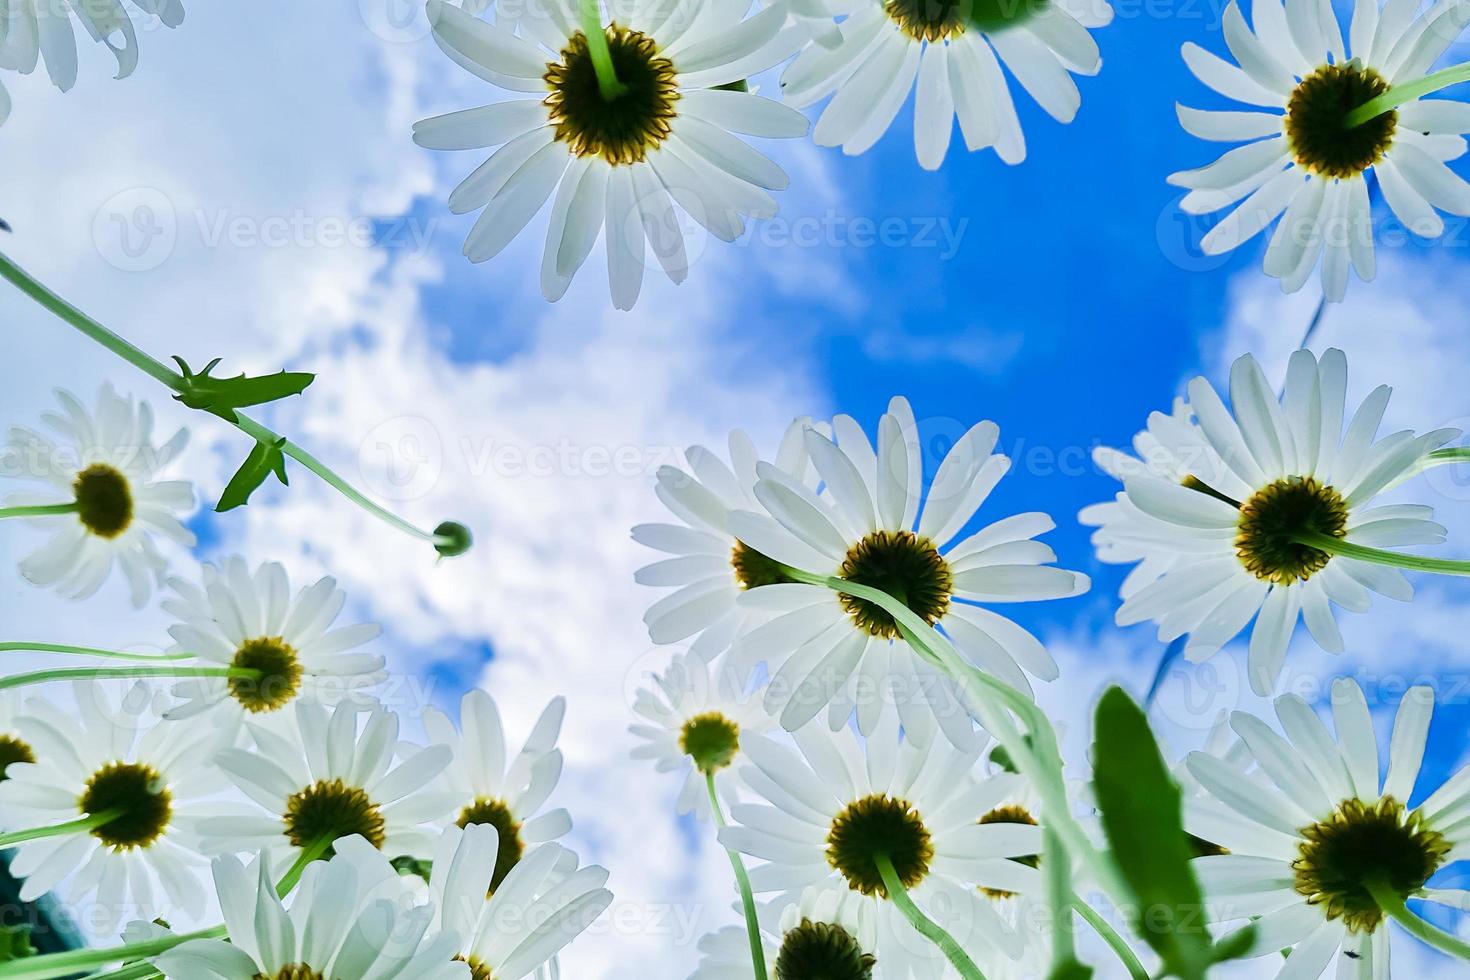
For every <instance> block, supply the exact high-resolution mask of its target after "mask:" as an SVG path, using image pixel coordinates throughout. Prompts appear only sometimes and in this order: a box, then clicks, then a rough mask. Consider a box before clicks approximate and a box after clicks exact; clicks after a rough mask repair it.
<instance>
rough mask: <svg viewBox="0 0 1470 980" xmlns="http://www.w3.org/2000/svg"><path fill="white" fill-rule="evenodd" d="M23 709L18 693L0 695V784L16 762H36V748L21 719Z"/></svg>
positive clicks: (9, 692)
mask: <svg viewBox="0 0 1470 980" xmlns="http://www.w3.org/2000/svg"><path fill="white" fill-rule="evenodd" d="M24 717H25V708H24V707H23V706H22V704H21V699H20V692H18V691H6V692H4V693H0V783H3V782H4V781H5V774H6V773H7V772H8V771H9V769H10V767H11V766H12V765H14V764H15V763H18V762H36V761H37V759H36V747H35V746H34V745H32V744H31V740H30V739H29V738H28V737H27V736H26V733H25V731H24V730H23V729H24V727H25V726H24V725H23V723H22V722H21V719H22V718H24Z"/></svg>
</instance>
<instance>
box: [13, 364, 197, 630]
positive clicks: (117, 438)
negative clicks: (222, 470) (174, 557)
mask: <svg viewBox="0 0 1470 980" xmlns="http://www.w3.org/2000/svg"><path fill="white" fill-rule="evenodd" d="M56 397H57V399H58V400H59V401H60V402H61V407H62V411H61V412H60V413H56V412H48V413H46V414H45V415H44V416H42V420H43V421H44V422H45V423H46V425H47V426H48V427H49V428H51V429H52V430H53V431H55V432H56V433H57V435H58V436H59V437H60V440H59V441H57V440H53V439H52V438H51V437H49V436H46V435H42V434H41V433H39V432H35V431H32V430H30V429H25V428H20V427H16V428H12V429H11V430H10V443H9V445H8V446H7V448H6V453H5V457H4V459H3V466H0V473H3V474H4V475H6V476H10V477H12V478H20V479H27V480H38V481H42V482H44V483H46V484H48V485H49V486H48V487H47V489H45V490H38V491H34V492H28V493H23V494H12V495H10V496H8V497H7V498H6V500H5V504H6V506H7V507H20V508H54V509H55V510H56V511H57V512H56V513H52V514H49V515H46V516H40V517H37V518H35V521H36V523H37V524H38V525H39V526H41V527H43V528H47V529H51V530H53V531H54V534H53V535H52V537H51V540H50V541H49V542H47V544H46V545H45V546H44V547H42V548H41V549H40V550H39V551H37V552H35V553H34V554H32V555H30V556H29V557H28V558H25V559H24V560H22V561H21V563H20V571H21V574H22V575H24V576H25V577H26V579H27V580H29V581H30V582H31V583H33V584H35V585H39V586H43V587H54V588H56V590H57V591H59V592H61V593H62V594H63V595H65V596H68V597H69V598H73V599H85V598H87V597H88V596H90V595H92V594H93V593H94V592H96V591H97V590H98V589H99V588H101V586H102V583H103V582H105V581H106V580H107V577H108V575H109V574H110V573H111V571H112V567H113V565H114V563H115V564H116V565H117V566H118V567H119V568H121V569H122V572H123V575H124V577H125V578H126V579H127V581H128V586H129V588H130V590H131V594H132V600H133V605H135V606H139V607H141V606H142V605H143V604H144V603H145V602H147V601H148V597H149V596H150V595H151V594H152V590H153V584H154V581H155V580H157V581H158V582H160V583H161V582H162V581H163V574H164V569H165V568H166V565H167V563H166V562H165V560H164V557H163V555H162V554H161V553H160V552H159V550H158V547H157V545H156V544H155V543H154V540H153V538H154V536H155V535H156V536H160V537H164V538H168V539H169V540H171V541H173V542H174V543H176V544H179V545H182V546H183V547H185V548H190V547H193V545H194V535H193V534H191V533H190V532H189V531H188V530H187V529H186V528H185V527H184V525H183V524H181V523H180V518H181V517H183V516H184V515H186V514H188V513H189V512H190V511H191V510H192V509H193V507H194V490H193V488H192V487H191V486H190V485H189V484H188V483H187V482H186V481H183V480H162V479H160V477H161V476H162V475H163V474H164V472H165V471H166V470H167V468H168V465H169V464H170V463H171V462H172V461H173V460H174V458H175V457H176V456H178V454H179V452H180V451H182V450H183V448H184V445H185V443H187V442H188V438H189V436H188V432H187V431H186V430H184V429H180V430H179V431H178V432H176V433H175V434H174V435H173V437H172V438H170V439H169V440H168V442H166V443H164V444H163V445H162V446H155V445H154V443H153V410H152V409H151V408H149V406H148V404H147V403H146V402H134V401H133V400H132V399H131V398H122V397H120V396H119V395H118V394H117V393H116V392H114V391H113V389H112V386H111V385H103V387H102V389H101V391H100V392H99V393H98V395H97V404H96V407H95V409H94V410H93V411H91V412H88V411H87V409H86V408H85V407H84V406H83V405H82V403H81V402H80V401H78V400H77V398H76V396H75V395H73V394H71V393H70V392H67V391H60V390H58V391H57V392H56Z"/></svg>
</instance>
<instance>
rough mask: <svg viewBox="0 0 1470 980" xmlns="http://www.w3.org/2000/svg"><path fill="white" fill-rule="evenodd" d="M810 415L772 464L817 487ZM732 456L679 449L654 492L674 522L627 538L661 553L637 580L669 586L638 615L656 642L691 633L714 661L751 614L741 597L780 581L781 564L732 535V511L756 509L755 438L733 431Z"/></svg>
mask: <svg viewBox="0 0 1470 980" xmlns="http://www.w3.org/2000/svg"><path fill="white" fill-rule="evenodd" d="M812 425H813V423H812V421H811V419H810V418H807V417H802V418H798V419H796V420H795V421H793V422H792V423H791V425H789V426H788V427H787V428H786V432H785V434H784V435H783V436H782V437H781V443H780V446H779V448H778V449H777V451H776V457H775V462H776V466H777V468H779V469H780V470H781V471H782V472H783V473H790V474H793V475H795V476H796V477H797V478H798V479H799V480H801V481H802V482H803V483H805V484H806V485H808V486H812V487H815V486H816V485H817V482H816V474H815V471H814V470H813V469H812V466H811V461H810V459H809V458H808V457H807V455H806V434H805V432H806V429H807V428H809V427H811V426H812ZM729 453H730V461H729V462H728V463H726V462H725V461H724V460H722V459H720V458H719V457H718V456H717V455H715V454H714V453H713V452H711V451H710V450H708V449H706V448H704V447H703V446H690V447H689V448H688V449H686V450H685V451H684V459H685V460H686V462H687V463H688V469H687V470H683V469H680V468H679V467H677V466H661V467H659V470H658V475H657V476H658V484H657V486H655V487H654V492H655V493H656V494H657V495H658V499H659V500H660V501H662V502H663V505H664V506H665V507H667V508H668V509H669V510H670V511H671V512H672V513H673V514H674V516H675V517H677V518H678V519H679V523H678V524H639V525H638V526H637V527H635V528H633V540H634V541H637V542H638V543H639V544H641V545H645V546H646V547H649V548H653V549H654V550H656V551H661V552H663V553H664V554H666V555H672V556H673V557H671V558H664V559H662V560H660V561H656V562H654V563H653V564H651V565H645V566H644V567H643V568H640V569H639V570H638V572H637V573H636V575H635V579H636V580H637V581H638V582H639V583H640V584H642V585H650V586H654V587H659V588H672V589H675V591H674V592H671V593H669V594H668V595H666V596H664V597H663V598H662V599H660V600H659V601H657V602H655V603H654V604H653V605H652V606H650V607H649V609H648V611H647V612H646V613H644V615H643V622H644V623H645V624H646V625H647V626H648V635H649V638H650V639H652V640H653V642H654V643H660V644H664V643H679V642H681V641H683V640H687V639H689V638H690V637H694V640H693V641H692V642H691V644H690V646H689V651H690V652H691V653H694V654H697V655H699V656H701V657H703V658H704V659H705V660H707V661H708V660H712V659H713V658H714V657H716V656H718V655H719V654H721V653H724V652H725V650H727V649H728V648H729V646H730V643H731V641H732V640H733V639H734V638H735V637H736V636H738V635H740V633H742V632H743V631H744V630H745V629H746V628H747V627H746V624H747V621H748V620H749V619H750V617H751V613H750V612H749V611H748V610H745V609H742V608H740V605H739V602H738V600H739V598H740V594H741V593H742V592H744V591H745V590H747V589H754V588H759V587H760V586H762V585H770V584H773V583H776V582H782V581H785V577H784V576H783V575H782V574H781V571H780V569H779V568H777V567H776V566H775V564H774V563H773V562H771V561H770V560H769V559H767V558H766V557H765V556H764V555H762V554H760V553H759V552H756V551H754V550H752V549H751V548H750V547H748V546H747V545H746V544H744V543H743V542H741V541H740V539H739V538H737V537H735V535H734V532H733V531H731V529H730V515H731V514H732V513H734V512H735V511H739V510H753V509H758V508H759V507H760V502H759V501H758V500H756V497H755V484H756V481H757V480H758V479H759V477H758V476H757V473H756V467H757V466H758V465H759V463H760V461H761V456H760V454H759V453H758V452H757V451H756V448H755V443H754V442H753V441H752V440H751V438H750V436H748V435H746V434H745V433H744V432H742V431H740V430H739V429H736V430H734V431H733V432H731V433H730V441H729Z"/></svg>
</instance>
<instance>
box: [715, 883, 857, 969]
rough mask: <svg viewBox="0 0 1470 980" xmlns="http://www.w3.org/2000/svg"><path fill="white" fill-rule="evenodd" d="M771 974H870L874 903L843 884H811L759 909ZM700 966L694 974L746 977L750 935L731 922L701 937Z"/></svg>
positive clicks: (758, 915) (767, 965)
mask: <svg viewBox="0 0 1470 980" xmlns="http://www.w3.org/2000/svg"><path fill="white" fill-rule="evenodd" d="M757 918H758V919H759V920H760V926H761V937H760V938H761V945H762V947H763V949H764V952H765V959H766V972H767V975H768V976H769V978H770V980H777V978H778V977H781V978H784V977H826V978H831V980H870V978H871V977H872V975H873V968H874V966H875V965H876V963H877V955H876V954H877V952H878V930H877V926H876V924H875V922H874V915H873V905H872V903H871V902H869V901H867V900H865V899H864V898H862V896H860V895H858V894H857V893H856V892H853V891H850V890H848V889H846V888H841V887H830V886H829V887H825V888H808V889H806V890H805V891H803V892H802V893H801V896H800V898H799V899H797V900H796V901H791V902H787V901H781V900H777V901H775V902H768V903H767V904H765V905H763V906H761V907H760V908H759V909H758V911H757ZM699 952H700V960H699V968H698V969H696V970H695V971H694V974H693V975H692V976H691V977H690V980H748V978H749V977H750V938H749V936H748V934H747V933H746V930H745V928H744V927H741V926H728V927H726V928H724V929H721V930H719V931H718V932H712V933H710V934H709V935H707V936H705V937H704V938H702V939H701V940H700V941H699Z"/></svg>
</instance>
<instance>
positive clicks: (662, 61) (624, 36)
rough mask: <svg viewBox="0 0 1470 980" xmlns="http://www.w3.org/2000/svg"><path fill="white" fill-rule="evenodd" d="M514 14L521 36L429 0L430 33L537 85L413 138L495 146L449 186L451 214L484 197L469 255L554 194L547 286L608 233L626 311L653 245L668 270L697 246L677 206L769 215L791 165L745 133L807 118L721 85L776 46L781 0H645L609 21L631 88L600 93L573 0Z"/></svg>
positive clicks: (567, 279) (506, 78)
mask: <svg viewBox="0 0 1470 980" xmlns="http://www.w3.org/2000/svg"><path fill="white" fill-rule="evenodd" d="M542 6H543V9H540V10H537V11H526V12H525V13H524V14H523V15H522V16H521V17H520V18H519V21H518V23H519V25H520V29H521V32H522V33H521V35H520V36H517V35H513V34H511V33H510V32H509V31H508V30H506V29H504V28H501V27H497V26H495V25H491V24H489V23H486V22H485V21H483V20H480V19H478V18H476V17H474V16H473V15H471V14H469V13H467V12H466V11H464V10H461V9H459V8H457V7H453V6H450V5H448V4H446V3H444V2H442V0H430V2H429V21H430V23H431V24H432V25H433V28H434V38H435V40H436V41H437V42H438V43H439V45H440V47H442V48H443V49H444V50H445V52H446V53H448V55H449V56H450V58H451V59H453V60H454V61H455V62H456V63H457V64H459V65H460V66H461V67H463V68H465V69H467V70H468V71H470V72H472V73H474V74H475V75H477V76H479V77H480V78H483V79H485V80H486V81H488V82H490V83H491V84H493V85H496V86H498V87H500V88H503V89H508V90H510V91H512V92H520V93H527V94H528V95H529V96H530V97H529V98H525V99H514V100H510V101H505V102H498V103H494V104H491V105H487V106H482V107H480V108H476V109H467V110H463V111H460V112H453V113H449V114H448V115H444V116H437V117H435V118H432V119H425V120H423V121H421V122H419V123H418V124H417V125H416V126H415V127H414V140H415V141H416V142H417V143H418V144H419V145H420V146H424V147H427V148H429V149H435V150H470V149H483V148H486V147H493V146H498V147H500V149H498V150H497V151H496V152H495V153H494V154H493V155H492V156H491V157H490V158H489V159H488V160H487V161H486V162H485V163H484V164H483V165H482V166H480V167H479V168H478V169H477V170H475V172H474V173H472V174H471V175H470V176H469V177H468V178H466V179H465V181H464V182H463V183H461V184H460V185H459V186H458V187H457V188H456V189H455V191H454V193H452V194H451V195H450V197H449V208H450V210H451V211H453V212H455V213H456V214H464V213H467V212H470V211H477V210H481V209H483V211H482V212H481V214H480V217H479V220H478V221H476V223H475V226H474V228H473V229H472V230H471V231H470V234H469V238H468V239H466V241H465V247H464V251H465V254H466V255H467V256H468V257H469V259H470V260H471V261H472V262H483V261H485V260H487V259H490V258H492V257H493V256H495V255H497V254H499V252H500V251H501V250H502V249H504V248H505V247H506V246H507V245H509V244H510V242H511V241H512V240H513V239H514V238H515V237H516V236H517V235H519V234H520V232H521V230H522V229H523V228H524V227H525V226H526V224H527V223H528V222H529V221H530V219H531V218H532V216H533V215H535V214H536V212H537V211H539V210H540V209H541V207H542V205H544V204H545V203H546V201H547V199H548V198H551V197H552V196H553V191H554V192H555V196H554V200H553V203H552V206H551V224H550V228H549V230H548V232H547V236H546V246H545V251H544V258H543V261H542V266H541V290H542V292H543V294H544V295H545V296H546V298H547V299H549V300H552V301H555V300H558V299H560V298H561V297H562V295H563V294H564V293H565V292H566V290H567V287H568V286H569V285H570V284H571V281H572V277H573V276H574V275H575V274H576V272H577V270H578V269H579V268H581V266H582V263H583V262H584V261H585V260H586V258H587V255H588V253H589V252H590V251H591V250H592V246H593V244H594V243H595V242H596V241H597V238H598V236H599V235H600V234H601V233H602V232H603V231H604V229H605V230H606V234H605V235H604V236H603V237H604V239H605V241H606V246H607V256H608V279H609V281H610V283H611V287H612V298H613V304H614V305H615V306H617V307H618V308H619V309H624V310H626V309H631V308H632V307H633V304H634V303H635V302H636V301H637V299H638V293H639V290H640V289H641V288H642V283H643V269H644V265H645V263H646V261H647V252H648V251H649V250H651V251H652V252H653V254H654V256H655V257H656V259H657V260H658V262H659V264H660V265H661V266H662V267H663V269H664V271H665V272H666V273H667V274H668V276H669V278H670V279H672V280H673V281H674V282H676V283H678V282H682V281H683V280H684V278H685V277H686V276H687V274H688V272H689V264H690V256H689V254H688V252H687V251H686V248H685V241H684V233H683V231H682V230H681V229H680V226H679V218H678V216H677V213H676V211H675V207H676V205H677V207H678V208H679V209H680V210H682V211H684V212H685V213H687V214H688V215H689V217H691V218H693V219H694V220H695V221H697V222H699V223H700V224H702V225H703V226H704V227H705V228H706V229H708V230H709V232H710V233H711V234H712V235H714V236H715V237H717V238H720V239H722V240H724V241H734V240H735V239H736V238H738V237H739V236H740V234H741V233H742V232H743V231H744V228H745V217H746V216H750V217H771V216H772V215H774V214H775V213H776V202H775V201H774V199H772V197H771V196H770V194H768V193H767V191H768V190H779V189H782V188H784V187H786V185H787V183H788V181H787V178H786V175H785V173H783V172H782V171H781V169H780V168H779V167H778V166H776V165H775V164H774V163H772V162H771V161H770V160H768V159H767V158H766V157H765V156H764V155H762V154H761V153H760V152H758V151H756V150H754V149H752V148H751V147H750V146H749V145H747V144H746V143H745V142H744V141H743V140H741V139H740V138H738V137H737V136H735V135H734V134H735V133H743V134H746V135H750V136H762V137H772V138H792V137H798V136H802V135H805V133H806V131H807V121H806V117H805V116H803V115H801V114H800V113H799V112H797V111H796V110H794V109H792V108H790V107H788V106H784V105H782V104H780V103H778V102H775V101H773V100H771V99H766V98H762V97H760V96H757V95H755V94H753V93H749V92H738V91H731V90H729V89H720V88H717V87H718V86H722V85H728V84H730V83H732V82H738V81H742V80H744V79H745V78H747V77H748V76H750V75H752V74H754V73H757V72H760V71H763V70H765V69H767V68H770V67H771V66H772V65H774V64H775V63H776V62H777V61H779V60H780V57H781V55H780V52H779V50H778V49H775V48H772V46H771V42H772V41H773V40H774V39H775V38H776V36H777V34H778V32H779V31H780V30H781V28H782V26H783V24H784V22H785V18H786V12H785V8H784V6H783V5H777V6H773V7H770V8H767V9H766V10H763V11H762V12H760V13H758V14H755V15H754V16H751V17H749V18H743V16H741V15H743V13H744V11H739V12H736V11H734V10H733V9H732V8H729V7H726V6H721V5H719V4H715V3H711V2H707V0H700V2H699V3H696V4H692V5H688V6H686V7H683V8H681V9H680V10H679V13H678V15H677V16H670V15H669V14H670V11H669V7H668V5H667V4H665V3H659V2H656V0H645V2H640V3H638V4H636V5H635V6H634V8H633V10H632V13H631V14H630V15H629V16H628V18H627V20H626V21H614V23H612V24H611V25H610V26H608V27H607V29H606V34H607V45H608V47H609V48H610V50H611V58H612V63H613V66H614V68H615V70H616V74H617V76H618V79H619V81H620V82H621V83H622V84H623V85H624V86H625V87H626V91H625V92H624V93H623V94H622V95H620V96H618V97H617V98H616V99H614V100H611V101H608V100H605V99H604V98H603V96H602V94H601V92H600V90H599V86H598V79H597V75H596V74H595V72H594V69H593V60H592V59H593V56H592V54H591V53H590V52H589V50H588V44H587V38H586V36H585V35H584V34H583V33H582V31H581V30H580V29H579V28H578V26H577V25H578V23H579V14H578V8H577V4H576V3H575V2H572V0H550V2H548V3H546V4H544V5H542Z"/></svg>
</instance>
